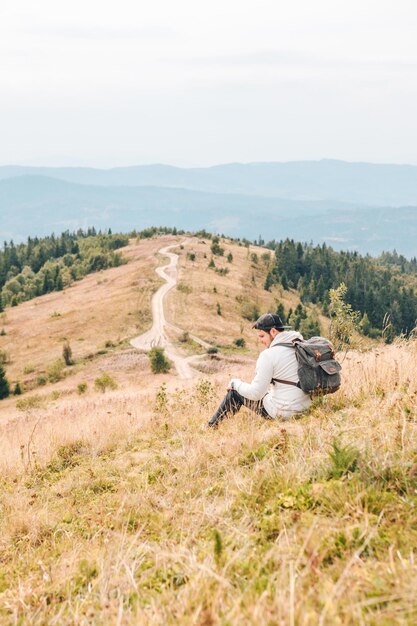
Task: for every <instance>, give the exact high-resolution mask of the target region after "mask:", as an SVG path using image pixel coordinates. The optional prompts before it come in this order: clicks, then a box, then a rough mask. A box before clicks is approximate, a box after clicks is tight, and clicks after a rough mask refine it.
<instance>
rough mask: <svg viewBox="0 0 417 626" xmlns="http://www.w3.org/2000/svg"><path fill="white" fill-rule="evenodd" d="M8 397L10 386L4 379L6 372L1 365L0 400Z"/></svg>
mask: <svg viewBox="0 0 417 626" xmlns="http://www.w3.org/2000/svg"><path fill="white" fill-rule="evenodd" d="M9 395H10V385H9V381H8V380H7V378H6V372H5V369H4V367H3V365H0V400H3V398H7V397H8V396H9Z"/></svg>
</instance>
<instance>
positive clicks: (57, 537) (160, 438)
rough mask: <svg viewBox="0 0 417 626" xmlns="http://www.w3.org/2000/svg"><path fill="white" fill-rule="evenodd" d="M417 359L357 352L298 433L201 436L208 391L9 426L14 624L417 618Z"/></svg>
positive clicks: (5, 471)
mask: <svg viewBox="0 0 417 626" xmlns="http://www.w3.org/2000/svg"><path fill="white" fill-rule="evenodd" d="M416 356H417V346H416V345H415V343H409V344H404V345H394V346H390V347H388V348H386V349H384V350H381V351H378V352H370V353H368V354H366V355H361V356H358V355H353V354H352V355H351V356H349V358H348V359H347V360H346V361H345V363H344V367H345V377H346V384H345V386H344V389H343V391H342V392H340V393H339V394H337V395H336V396H334V397H331V398H328V399H327V400H326V401H325V402H323V403H318V404H316V405H315V407H314V408H313V409H312V410H311V411H310V413H309V415H306V416H304V417H303V418H302V419H301V420H300V421H298V422H297V423H293V424H290V423H286V424H281V425H279V424H273V423H270V422H263V421H262V420H258V419H253V417H251V416H250V415H249V414H247V413H245V412H242V414H240V415H238V416H236V418H235V419H233V420H230V421H227V422H225V423H224V425H223V427H222V429H221V430H219V431H217V432H211V431H208V432H207V431H201V422H202V421H203V420H204V419H205V418H206V416H207V414H209V413H210V411H211V410H212V409H213V408H214V406H215V404H216V399H217V393H216V391H214V390H213V388H212V386H211V384H210V382H209V381H208V380H202V381H200V383H199V384H198V385H197V386H196V388H195V393H194V394H190V393H185V392H184V391H181V390H179V391H178V392H177V394H176V395H174V396H167V395H166V393H165V392H164V389H163V388H162V389H160V390H159V392H158V394H156V395H154V396H153V397H152V396H149V398H148V402H147V404H146V405H145V406H142V407H138V405H137V402H136V396H135V394H134V393H132V392H131V393H127V392H123V393H120V392H113V393H112V394H111V395H110V394H109V396H101V397H95V398H92V397H90V398H89V399H88V401H87V402H86V401H81V400H78V401H74V400H73V401H71V403H67V404H63V405H61V406H60V407H59V408H57V409H56V410H55V411H54V413H53V414H49V415H46V414H45V415H44V416H43V418H42V419H41V420H39V419H38V421H36V418H35V416H34V415H30V416H28V417H27V419H26V421H25V422H24V423H19V424H18V425H15V426H14V427H13V428H11V427H9V428H8V429H6V430H5V431H3V438H4V440H6V441H5V447H4V449H3V451H2V455H1V464H2V479H1V518H0V523H1V539H0V555H1V564H0V621H1V623H4V624H14V623H25V624H45V623H48V624H75V623H76V624H106V623H107V624H108V623H119V624H132V625H133V624H138V623H143V624H155V625H156V624H158V625H162V624H164V625H165V624H178V623H181V624H199V625H207V624H248V625H249V624H265V625H266V624H302V625H313V624H314V625H315V624H329V625H333V624H352V625H353V624H398V625H400V624H401V625H402V624H413V623H415V620H416V617H417V602H416V599H415V585H416V582H417V565H416V561H415V550H416V547H417V545H416V544H417V536H416V530H415V528H416V522H417V518H416V515H417V514H416V504H417V478H416V476H417V472H416V456H415V450H416V446H417V429H416V421H417V387H416V381H415V378H413V379H410V371H412V369H413V367H414V364H415V359H416ZM358 360H359V363H357V361H358ZM393 363H395V367H393ZM348 381H349V382H348ZM143 409H145V411H146V415H147V417H146V419H144V412H143Z"/></svg>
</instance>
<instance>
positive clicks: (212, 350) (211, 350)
mask: <svg viewBox="0 0 417 626" xmlns="http://www.w3.org/2000/svg"><path fill="white" fill-rule="evenodd" d="M218 351H219V349H218V348H217V347H216V346H210V348H207V354H217V353H218Z"/></svg>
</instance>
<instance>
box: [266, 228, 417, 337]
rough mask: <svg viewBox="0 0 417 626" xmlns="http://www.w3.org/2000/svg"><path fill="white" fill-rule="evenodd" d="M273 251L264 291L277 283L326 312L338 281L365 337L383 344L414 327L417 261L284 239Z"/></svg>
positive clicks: (416, 317) (272, 246)
mask: <svg viewBox="0 0 417 626" xmlns="http://www.w3.org/2000/svg"><path fill="white" fill-rule="evenodd" d="M267 247H269V248H270V249H273V250H274V251H275V261H274V265H273V267H272V269H271V270H270V271H269V273H268V275H267V277H266V281H265V289H270V288H271V286H272V285H276V284H281V285H282V286H283V288H284V289H290V288H293V289H297V290H298V292H299V295H300V299H301V301H302V302H303V303H309V302H311V303H313V304H315V303H317V304H321V305H322V307H323V312H324V313H325V314H326V313H328V305H329V290H330V289H335V288H337V287H338V285H340V284H341V283H342V282H343V283H345V285H346V287H347V293H346V299H347V301H348V302H349V303H350V304H351V305H352V307H353V309H355V310H357V311H359V312H360V313H361V316H362V317H361V322H360V328H361V330H362V332H363V333H364V334H365V335H369V336H371V337H375V338H376V337H378V336H380V335H381V334H382V333H383V332H384V331H385V335H384V336H385V337H386V339H388V340H390V339H392V338H393V336H394V335H399V334H404V335H406V336H408V335H409V334H410V333H411V332H412V331H413V330H414V329H415V327H416V323H417V259H416V258H415V257H414V258H413V259H411V260H407V259H406V258H405V257H403V256H402V255H398V253H397V252H395V251H394V252H393V253H387V252H386V253H383V254H382V255H381V256H380V257H378V258H373V257H370V256H369V255H367V256H362V255H360V254H358V253H357V252H336V251H335V250H333V249H332V248H331V247H329V246H327V245H326V244H323V245H316V246H313V244H306V243H304V244H302V243H297V242H295V241H293V240H292V239H286V240H283V241H280V242H276V241H272V242H269V243H268V244H267Z"/></svg>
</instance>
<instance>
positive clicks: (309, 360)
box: [271, 337, 342, 396]
mask: <svg viewBox="0 0 417 626" xmlns="http://www.w3.org/2000/svg"><path fill="white" fill-rule="evenodd" d="M271 347H272V348H278V347H283V348H292V349H293V350H295V356H296V358H297V362H298V378H299V382H298V383H294V382H292V381H290V380H280V379H279V378H273V379H272V381H271V382H272V383H284V384H285V385H294V386H295V387H298V388H299V389H302V390H303V391H304V392H305V393H309V394H310V395H311V396H321V395H326V394H328V393H334V392H335V391H337V390H338V389H339V388H340V384H341V378H340V370H341V369H342V366H341V365H340V363H339V362H338V361H336V359H335V358H334V356H335V354H334V348H333V346H332V344H331V342H330V341H329V340H328V339H325V338H324V337H312V338H311V339H307V340H303V339H294V340H293V341H292V342H291V343H277V344H275V345H274V346H271Z"/></svg>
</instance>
